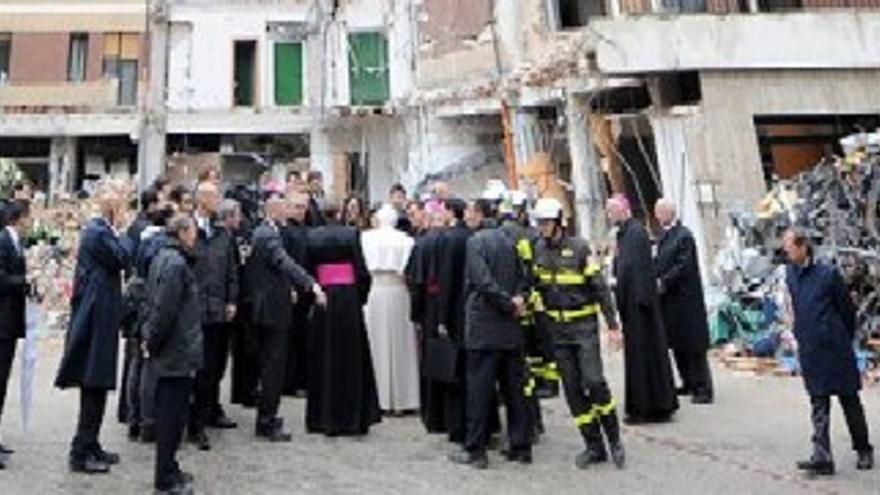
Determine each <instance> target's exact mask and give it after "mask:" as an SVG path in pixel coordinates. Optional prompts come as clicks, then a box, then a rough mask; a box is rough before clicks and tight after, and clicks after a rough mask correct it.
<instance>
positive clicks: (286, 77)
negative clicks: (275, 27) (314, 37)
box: [275, 42, 303, 106]
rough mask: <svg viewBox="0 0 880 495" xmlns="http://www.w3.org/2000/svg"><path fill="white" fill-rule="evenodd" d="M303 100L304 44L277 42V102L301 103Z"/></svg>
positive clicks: (284, 104)
mask: <svg viewBox="0 0 880 495" xmlns="http://www.w3.org/2000/svg"><path fill="white" fill-rule="evenodd" d="M302 100H303V45H302V43H291V42H283V43H276V44H275V104H276V105H279V106H296V105H301V104H302Z"/></svg>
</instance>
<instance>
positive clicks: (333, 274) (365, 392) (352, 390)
mask: <svg viewBox="0 0 880 495" xmlns="http://www.w3.org/2000/svg"><path fill="white" fill-rule="evenodd" d="M335 213H336V212H334V211H330V209H328V210H326V211H325V217H326V218H327V219H333V218H337V215H335ZM306 259H307V260H308V265H309V268H310V271H311V273H312V274H313V276H314V277H315V279H316V280H318V282H319V283H320V284H321V286H322V287H323V288H324V292H325V293H326V294H327V306H326V308H315V312H314V315H313V317H312V324H311V326H310V328H309V344H308V345H309V373H308V383H309V386H308V399H307V405H306V429H307V430H308V432H309V433H323V434H325V435H328V436H347V435H366V434H367V433H368V432H369V429H370V426H372V425H373V424H376V423H378V422H380V421H381V417H382V416H381V415H382V413H381V410H380V409H379V394H378V391H377V389H376V377H375V374H374V372H373V362H372V358H371V355H370V343H369V340H368V337H367V330H366V325H365V323H364V312H363V306H364V305H365V304H366V303H367V297H368V296H369V294H370V286H371V283H372V278H371V276H370V272H369V270H368V269H367V266H366V262H365V261H364V255H363V252H362V251H361V244H360V234H359V233H358V230H357V229H356V228H354V227H344V226H341V225H336V224H333V221H332V220H328V225H327V226H324V227H318V228H315V229H313V230H312V231H310V232H309V245H308V250H307V253H306Z"/></svg>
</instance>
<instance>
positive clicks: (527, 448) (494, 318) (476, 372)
mask: <svg viewBox="0 0 880 495" xmlns="http://www.w3.org/2000/svg"><path fill="white" fill-rule="evenodd" d="M478 210H479V212H480V213H479V216H481V217H482V228H481V229H480V230H479V231H478V232H477V233H476V234H474V235H473V237H471V238H470V239H468V243H467V268H466V270H467V272H466V283H467V294H468V297H467V303H466V306H465V308H466V309H465V311H466V323H465V325H466V326H465V349H466V350H467V437H466V440H465V445H464V449H463V450H461V451H457V452H454V453H453V454H451V455H450V460H451V461H452V462H454V463H457V464H469V465H471V466H473V467H475V468H477V469H486V468H487V467H488V465H489V459H488V457H487V455H486V444H487V441H488V436H489V417H490V413H491V411H490V409H491V407H492V397H493V395H494V392H495V389H496V385H498V386H499V388H500V391H501V396H502V398H503V400H504V403H505V406H506V410H507V431H508V436H509V440H510V449H509V451H508V452H507V458H508V460H510V461H514V462H519V463H522V464H530V463H531V462H532V446H531V440H532V435H531V432H530V431H529V417H528V411H527V409H526V402H525V396H524V386H525V369H524V366H523V363H524V360H525V357H524V355H523V346H524V345H525V336H524V335H523V330H522V327H521V326H520V322H519V319H520V317H521V316H522V315H523V314H524V313H525V309H526V306H525V297H526V294H525V291H526V290H527V288H528V279H527V274H526V268H525V266H524V265H523V263H522V260H521V259H520V258H519V255H518V254H517V251H516V245H515V244H514V241H513V240H512V239H511V238H510V237H509V236H508V235H507V234H505V233H504V232H503V231H501V230H500V229H499V228H498V224H497V222H496V220H495V207H494V203H493V202H492V201H489V200H485V199H483V200H479V201H478Z"/></svg>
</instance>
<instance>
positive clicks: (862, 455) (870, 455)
mask: <svg viewBox="0 0 880 495" xmlns="http://www.w3.org/2000/svg"><path fill="white" fill-rule="evenodd" d="M856 469H858V470H859V471H869V470H871V469H874V451H873V450H866V451H863V452H859V460H858V462H856Z"/></svg>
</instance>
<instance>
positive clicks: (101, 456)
mask: <svg viewBox="0 0 880 495" xmlns="http://www.w3.org/2000/svg"><path fill="white" fill-rule="evenodd" d="M94 455H95V458H96V459H98V460H99V461H101V462H103V463H104V464H107V465H108V466H115V465H117V464H119V460H120V459H119V454H116V453H114V452H107V451H106V450H104V449H103V448H101V447H98V449H97V450H96V451H95V453H94Z"/></svg>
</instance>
